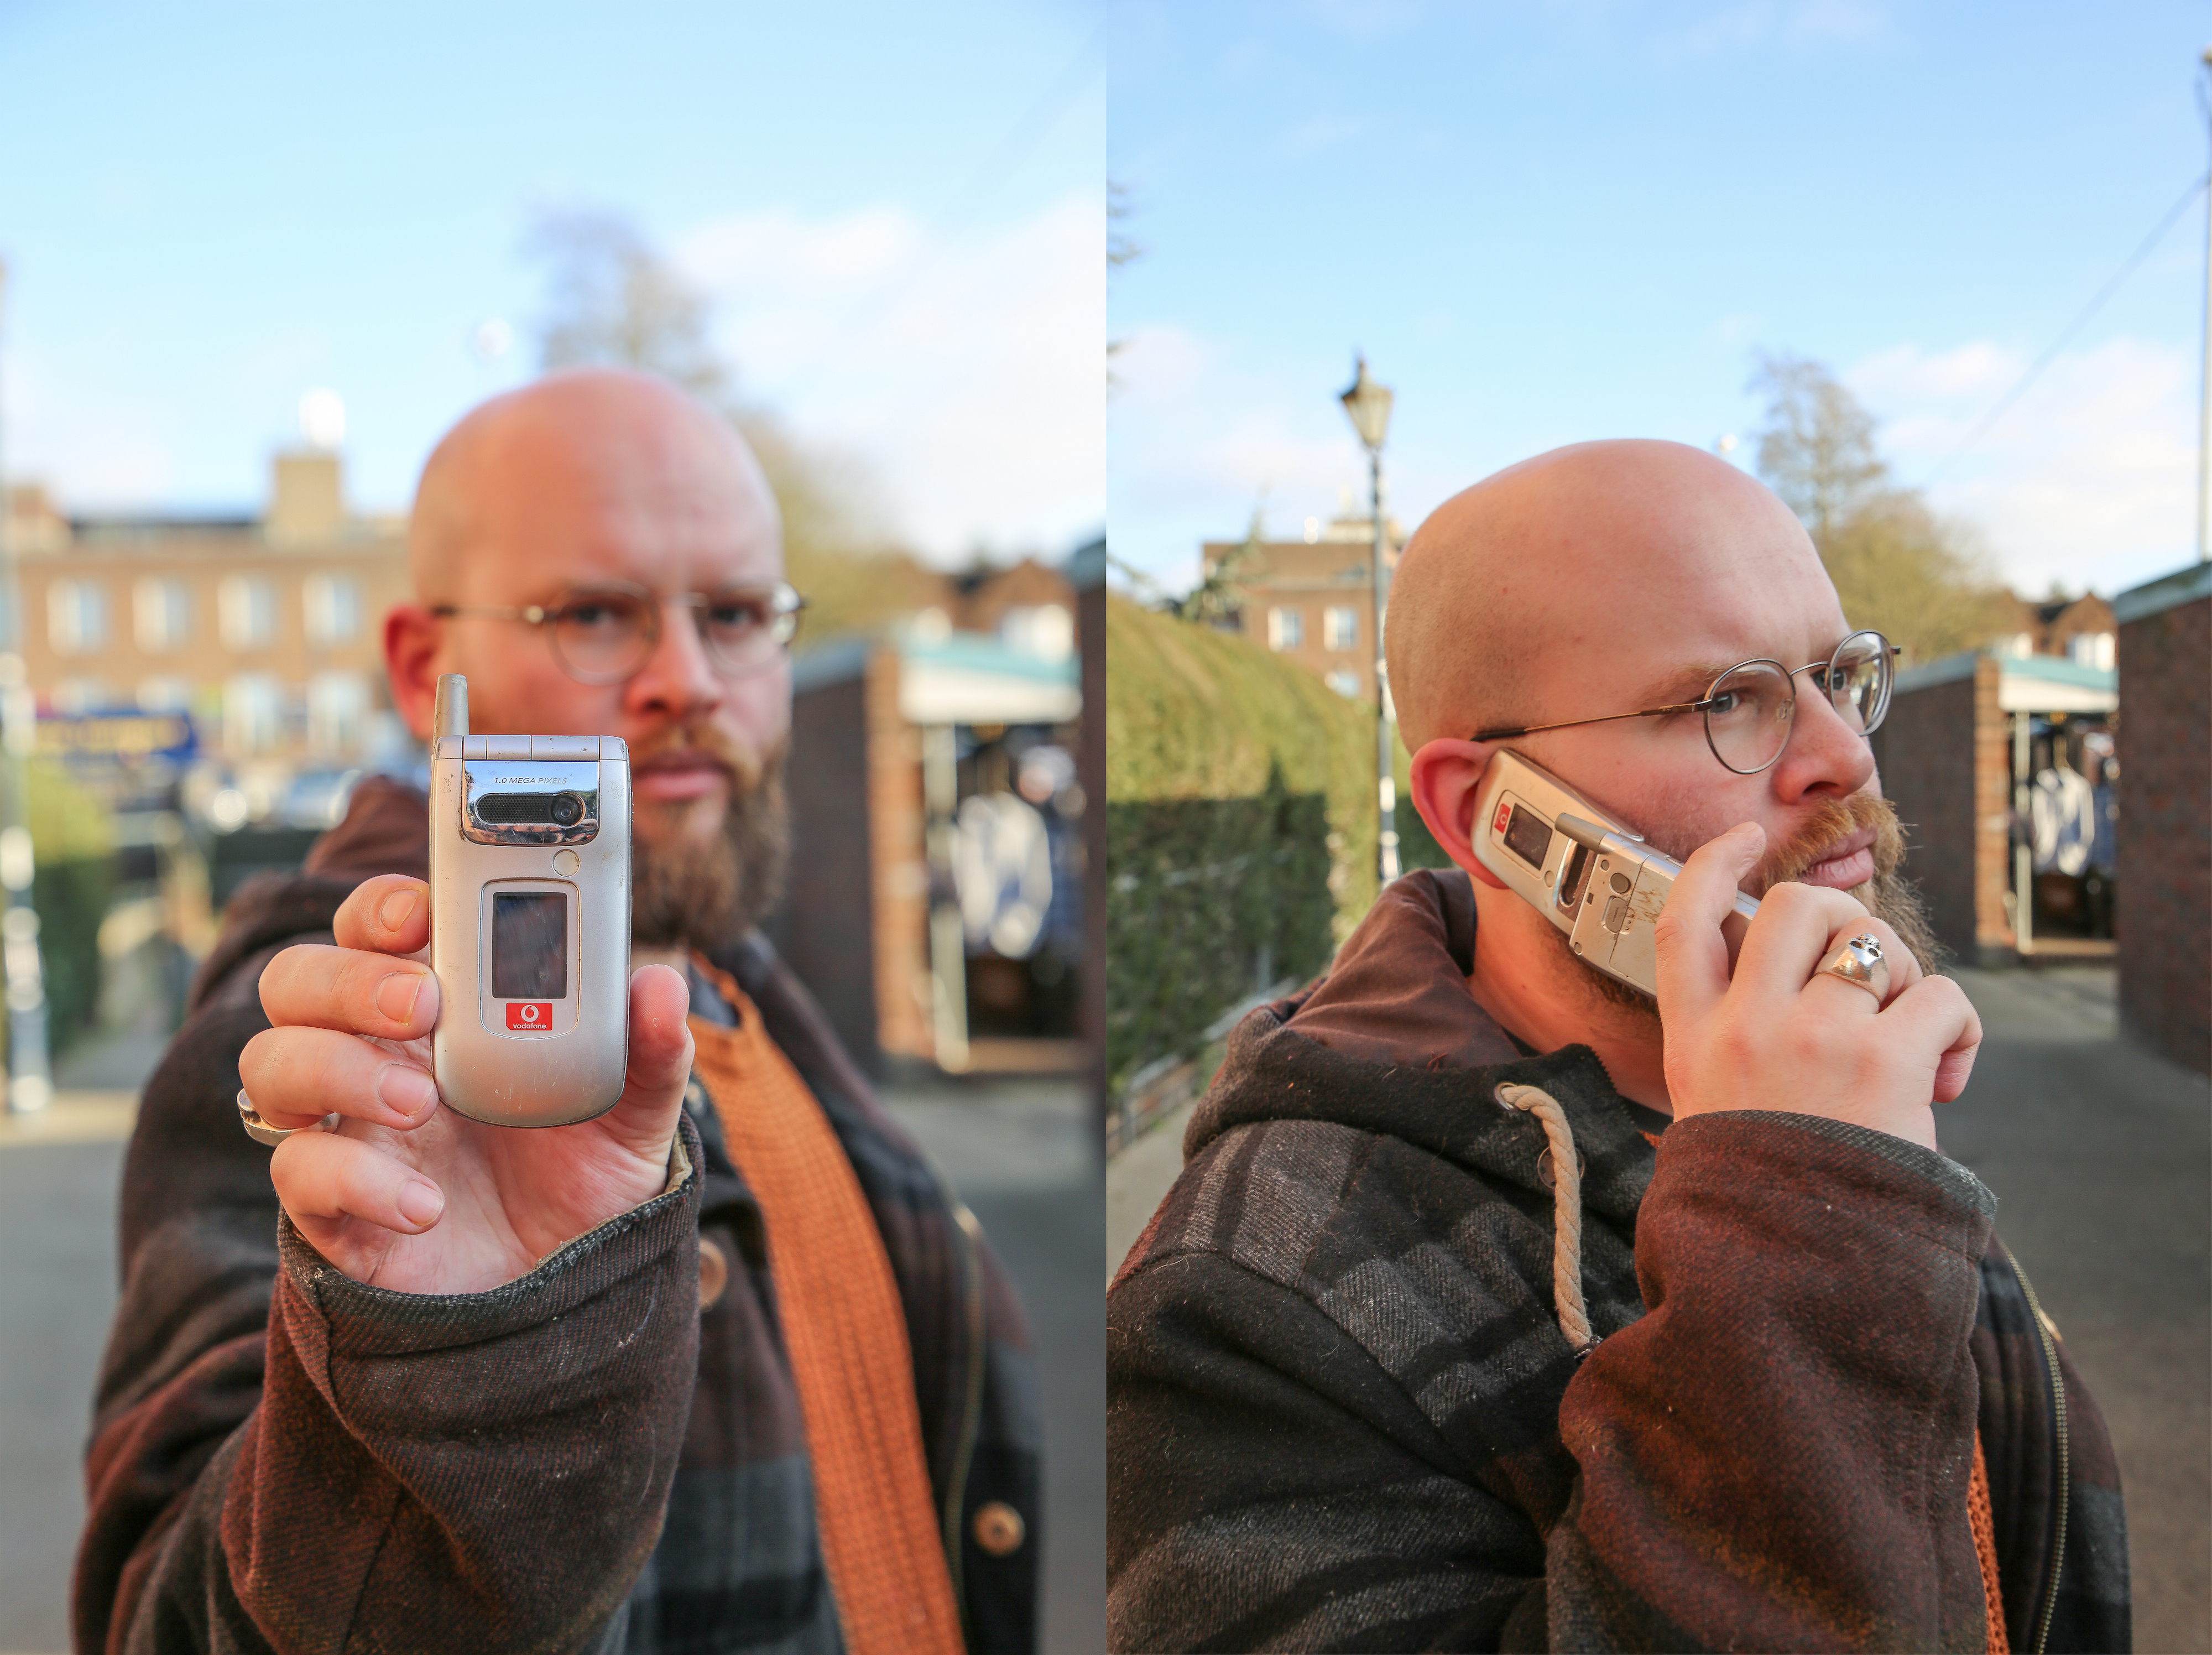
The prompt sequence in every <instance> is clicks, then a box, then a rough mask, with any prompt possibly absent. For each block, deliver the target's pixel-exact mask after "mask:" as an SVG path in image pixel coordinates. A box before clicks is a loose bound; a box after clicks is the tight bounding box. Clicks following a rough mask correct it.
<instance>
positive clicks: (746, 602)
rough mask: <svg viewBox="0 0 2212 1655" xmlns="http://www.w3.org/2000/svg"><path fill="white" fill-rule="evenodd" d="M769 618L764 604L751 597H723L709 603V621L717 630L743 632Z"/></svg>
mask: <svg viewBox="0 0 2212 1655" xmlns="http://www.w3.org/2000/svg"><path fill="white" fill-rule="evenodd" d="M766 620H767V616H766V614H765V613H764V611H763V608H762V605H760V604H759V603H757V601H755V600H754V599H750V598H721V599H715V601H714V602H713V603H711V604H709V605H707V622H708V625H710V626H712V627H714V629H715V630H717V631H724V632H741V631H744V630H746V629H748V628H750V627H756V626H760V625H762V624H764V623H765V622H766Z"/></svg>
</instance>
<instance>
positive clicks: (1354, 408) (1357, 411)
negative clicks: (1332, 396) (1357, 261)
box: [1340, 356, 1398, 885]
mask: <svg viewBox="0 0 2212 1655" xmlns="http://www.w3.org/2000/svg"><path fill="white" fill-rule="evenodd" d="M1340 401H1342V402H1343V404H1344V411H1345V412H1346V413H1347V414H1349V415H1350V416H1351V417H1352V429H1353V430H1355V431H1357V432H1358V433H1359V440H1360V441H1361V442H1362V443H1364V444H1365V445H1366V448H1367V476H1368V483H1369V485H1370V496H1369V498H1370V502H1371V503H1372V505H1373V508H1374V514H1375V519H1374V528H1375V540H1374V546H1373V550H1372V551H1371V552H1370V566H1369V573H1370V575H1372V577H1373V579H1374V582H1375V799H1376V805H1377V806H1378V807H1379V814H1378V817H1377V825H1378V829H1379V831H1377V833H1376V840H1375V871H1376V874H1377V875H1378V876H1379V877H1380V878H1381V879H1382V880H1383V883H1384V884H1385V885H1388V884H1389V882H1390V881H1391V880H1393V879H1396V878H1397V877H1398V778H1397V772H1396V767H1395V765H1394V764H1392V763H1391V759H1392V757H1393V749H1394V747H1395V743H1396V735H1395V732H1394V730H1393V729H1392V725H1393V724H1394V723H1395V717H1394V715H1393V711H1392V708H1391V705H1390V669H1389V663H1388V662H1387V661H1386V660H1384V658H1383V608H1384V606H1385V605H1387V604H1388V603H1389V595H1390V572H1389V569H1387V568H1385V567H1384V565H1383V437H1384V435H1387V434H1388V433H1389V429H1390V402H1391V393H1390V389H1389V386H1383V385H1378V384H1376V382H1375V381H1374V380H1370V379H1369V378H1368V377H1367V358H1366V357H1365V356H1361V357H1359V358H1358V367H1357V368H1356V369H1355V371H1354V373H1353V375H1352V386H1351V388H1350V389H1348V390H1347V391H1346V392H1344V394H1343V396H1342V397H1341V398H1340Z"/></svg>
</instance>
